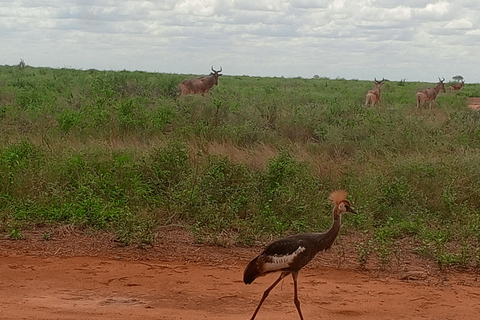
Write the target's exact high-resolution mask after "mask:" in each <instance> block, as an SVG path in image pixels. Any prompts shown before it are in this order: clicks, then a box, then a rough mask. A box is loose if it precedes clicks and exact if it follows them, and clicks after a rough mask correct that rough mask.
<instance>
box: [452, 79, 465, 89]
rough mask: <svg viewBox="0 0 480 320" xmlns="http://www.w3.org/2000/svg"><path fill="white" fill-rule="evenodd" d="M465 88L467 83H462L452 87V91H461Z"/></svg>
mask: <svg viewBox="0 0 480 320" xmlns="http://www.w3.org/2000/svg"><path fill="white" fill-rule="evenodd" d="M464 86H465V81H462V82H461V83H454V84H452V85H451V86H450V90H451V91H453V90H460V89H462V88H463V87H464Z"/></svg>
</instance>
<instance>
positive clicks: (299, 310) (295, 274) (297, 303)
mask: <svg viewBox="0 0 480 320" xmlns="http://www.w3.org/2000/svg"><path fill="white" fill-rule="evenodd" d="M292 277H293V302H295V306H296V307H297V311H298V314H299V315H300V319H301V320H303V315H302V310H301V309H300V300H298V295H297V278H298V272H293V273H292Z"/></svg>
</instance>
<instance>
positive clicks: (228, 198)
mask: <svg viewBox="0 0 480 320" xmlns="http://www.w3.org/2000/svg"><path fill="white" fill-rule="evenodd" d="M225 71H227V70H225ZM188 77H189V76H186V75H178V74H159V73H146V72H127V71H118V72H113V71H97V70H85V71H82V70H72V69H49V68H33V67H28V66H27V67H26V68H24V69H19V68H18V67H11V66H2V67H0V130H1V134H0V232H1V234H2V236H3V237H9V238H11V239H21V238H22V237H23V234H24V232H25V230H28V229H29V228H32V227H34V226H55V225H59V224H60V225H61V224H67V225H73V226H76V227H80V228H85V229H87V230H92V231H96V230H105V231H108V232H112V233H113V234H114V235H115V238H116V240H117V241H118V242H119V243H120V244H123V245H140V246H145V245H149V244H152V243H154V242H155V239H156V235H157V232H158V230H159V228H162V227H165V226H171V225H180V226H183V227H184V228H186V229H188V230H189V231H190V232H191V233H192V234H193V235H194V236H195V238H196V239H197V241H199V242H205V243H212V244H220V245H233V244H252V243H254V242H255V241H258V240H262V239H265V238H267V237H269V236H271V235H273V236H275V237H276V236H283V235H286V234H291V233H296V232H304V231H313V230H318V231H323V230H325V229H327V228H328V227H329V226H330V224H331V222H332V217H331V205H330V203H329V202H328V200H327V197H328V194H329V193H330V192H331V191H333V190H334V189H346V190H347V191H349V194H350V198H349V199H350V200H351V201H352V203H353V205H354V207H355V209H356V210H357V211H358V212H359V215H349V216H346V217H345V218H344V229H343V231H344V232H345V231H347V232H352V233H355V234H358V235H361V237H360V238H361V239H362V240H361V241H359V242H358V243H357V244H356V245H357V248H356V250H357V252H358V256H357V259H358V261H359V262H360V263H361V264H364V263H366V261H367V260H368V259H369V257H371V256H372V255H375V257H376V258H378V261H380V262H381V263H382V264H385V265H388V264H389V263H391V261H392V260H393V259H394V257H395V254H396V253H397V252H398V246H400V245H402V246H405V245H408V246H410V249H411V250H413V251H415V252H417V253H418V254H419V255H422V256H424V257H427V258H430V259H433V260H434V261H436V262H437V263H438V264H439V266H451V265H455V266H464V267H477V268H480V245H479V244H480V113H479V112H478V111H473V110H470V109H469V108H467V97H469V96H472V97H473V96H480V85H478V84H466V85H465V87H464V88H463V89H462V90H461V91H459V92H447V93H446V94H445V93H441V94H440V96H439V98H438V99H437V105H436V106H435V108H434V109H433V110H429V109H428V108H423V109H421V110H417V108H416V97H415V93H416V91H417V90H418V89H421V88H427V87H429V86H432V85H434V83H418V82H405V81H401V82H397V81H393V80H391V81H388V80H387V81H385V84H384V85H383V87H382V103H381V106H380V107H379V108H377V107H364V103H365V94H366V92H367V91H368V90H369V89H372V88H373V81H359V80H344V79H327V78H319V77H315V79H301V78H294V79H285V78H259V77H248V76H222V77H221V78H220V79H219V86H216V87H214V88H213V89H212V90H211V92H210V93H209V94H208V95H206V96H205V97H201V96H193V95H190V96H186V97H181V98H180V99H177V96H176V94H177V85H178V84H179V83H180V82H181V81H182V80H184V79H186V78H188ZM432 80H433V81H435V80H436V79H432ZM45 239H46V240H48V239H49V236H48V234H45Z"/></svg>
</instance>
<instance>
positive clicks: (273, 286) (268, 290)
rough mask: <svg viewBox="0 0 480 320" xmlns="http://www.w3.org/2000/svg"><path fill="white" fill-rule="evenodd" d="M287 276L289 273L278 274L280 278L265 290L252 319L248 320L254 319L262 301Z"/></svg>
mask: <svg viewBox="0 0 480 320" xmlns="http://www.w3.org/2000/svg"><path fill="white" fill-rule="evenodd" d="M289 274H290V271H284V272H282V273H281V274H280V277H278V279H277V280H275V282H274V283H273V284H272V285H271V286H270V287H268V289H267V290H265V292H264V293H263V296H262V299H261V300H260V303H259V304H258V306H257V309H255V312H254V313H253V315H252V318H251V319H250V320H253V319H255V316H256V315H257V313H258V310H260V307H261V306H262V304H263V301H265V299H266V298H267V297H268V294H269V293H270V291H272V289H273V288H275V286H276V285H277V284H278V283H279V282H280V280H282V279H283V278H285V277H286V276H288V275H289ZM302 320H303V319H302Z"/></svg>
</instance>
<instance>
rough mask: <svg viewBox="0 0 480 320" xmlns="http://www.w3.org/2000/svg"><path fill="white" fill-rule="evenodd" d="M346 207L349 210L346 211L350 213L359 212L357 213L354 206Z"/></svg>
mask: <svg viewBox="0 0 480 320" xmlns="http://www.w3.org/2000/svg"><path fill="white" fill-rule="evenodd" d="M345 208H346V209H347V211H346V212H350V213H354V214H358V213H357V212H356V211H355V210H353V208H352V207H350V206H345Z"/></svg>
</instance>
